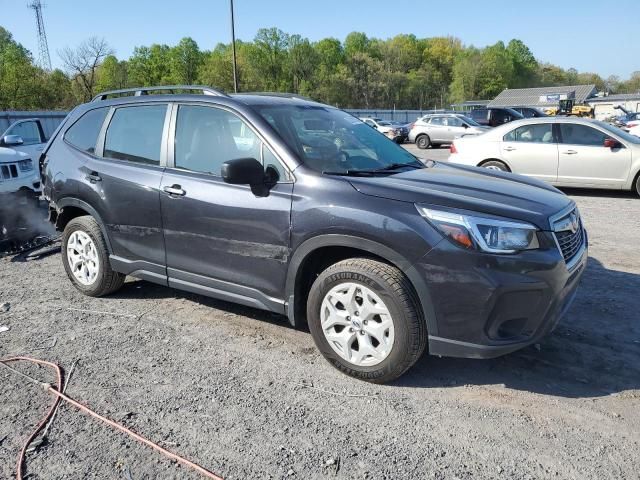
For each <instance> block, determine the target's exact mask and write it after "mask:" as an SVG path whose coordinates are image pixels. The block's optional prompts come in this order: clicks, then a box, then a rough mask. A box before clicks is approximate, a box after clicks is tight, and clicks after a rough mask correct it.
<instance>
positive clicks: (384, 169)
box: [322, 163, 425, 177]
mask: <svg viewBox="0 0 640 480" xmlns="http://www.w3.org/2000/svg"><path fill="white" fill-rule="evenodd" d="M404 167H409V168H415V169H420V168H425V165H423V164H419V165H418V164H417V163H392V164H390V165H387V166H385V167H380V168H372V169H370V170H344V171H342V172H331V171H328V170H325V171H323V172H322V173H323V174H325V175H343V176H347V177H357V176H359V175H376V174H380V173H382V174H384V173H387V172H392V171H393V170H398V169H399V168H404Z"/></svg>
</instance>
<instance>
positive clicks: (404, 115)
mask: <svg viewBox="0 0 640 480" xmlns="http://www.w3.org/2000/svg"><path fill="white" fill-rule="evenodd" d="M346 111H347V112H349V113H351V114H352V115H354V116H356V117H378V118H382V119H383V120H395V121H398V122H403V123H409V122H413V121H414V120H416V119H417V118H419V117H421V116H423V115H425V114H426V113H429V112H431V111H433V110H368V109H347V110H346ZM67 113H69V112H63V111H57V110H52V111H38V112H19V111H0V133H1V132H4V131H5V130H6V129H7V128H9V125H11V124H12V123H14V122H17V121H18V120H26V119H29V118H39V119H40V120H41V121H42V126H43V128H44V130H45V134H46V135H47V137H49V136H50V135H51V134H52V133H53V131H54V130H55V129H56V127H57V126H58V125H59V124H60V123H61V122H62V120H64V117H66V116H67Z"/></svg>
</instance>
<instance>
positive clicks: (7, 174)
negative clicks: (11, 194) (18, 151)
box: [0, 164, 18, 180]
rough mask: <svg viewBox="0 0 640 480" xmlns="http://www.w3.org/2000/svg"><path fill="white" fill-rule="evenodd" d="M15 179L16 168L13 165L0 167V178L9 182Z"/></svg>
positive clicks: (16, 174) (16, 175)
mask: <svg viewBox="0 0 640 480" xmlns="http://www.w3.org/2000/svg"><path fill="white" fill-rule="evenodd" d="M17 177H18V168H17V167H16V165H15V164H9V165H2V166H0V178H4V179H5V180H9V179H11V178H17Z"/></svg>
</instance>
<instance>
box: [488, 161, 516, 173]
mask: <svg viewBox="0 0 640 480" xmlns="http://www.w3.org/2000/svg"><path fill="white" fill-rule="evenodd" d="M481 166H482V167H484V168H489V169H491V170H501V171H503V172H510V171H511V170H509V167H507V164H506V163H504V162H501V161H500V160H489V161H488V162H484V163H483V164H482V165H481Z"/></svg>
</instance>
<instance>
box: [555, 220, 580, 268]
mask: <svg viewBox="0 0 640 480" xmlns="http://www.w3.org/2000/svg"><path fill="white" fill-rule="evenodd" d="M555 235H556V240H558V245H559V246H560V251H562V256H563V257H564V260H565V262H567V263H568V262H570V261H571V260H573V257H575V256H576V253H578V251H579V250H580V248H581V247H582V244H583V243H584V234H583V232H582V220H579V222H578V228H577V229H576V231H575V232H572V231H570V230H565V231H562V232H555Z"/></svg>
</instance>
